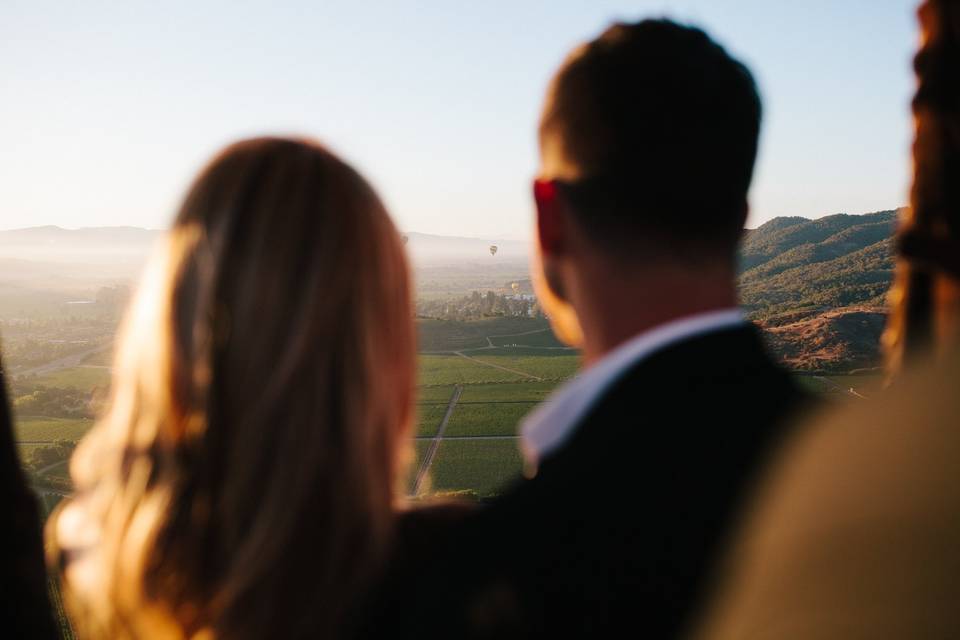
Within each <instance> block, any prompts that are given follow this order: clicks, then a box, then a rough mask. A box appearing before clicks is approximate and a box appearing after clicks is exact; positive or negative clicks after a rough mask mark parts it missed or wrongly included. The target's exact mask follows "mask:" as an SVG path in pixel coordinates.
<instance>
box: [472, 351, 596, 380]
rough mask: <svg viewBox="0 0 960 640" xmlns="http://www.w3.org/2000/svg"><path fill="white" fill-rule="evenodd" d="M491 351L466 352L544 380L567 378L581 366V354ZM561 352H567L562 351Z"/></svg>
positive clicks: (482, 360)
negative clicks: (544, 354) (545, 354)
mask: <svg viewBox="0 0 960 640" xmlns="http://www.w3.org/2000/svg"><path fill="white" fill-rule="evenodd" d="M490 351H493V350H488V351H470V352H466V353H467V355H469V356H470V357H471V358H475V359H476V360H479V361H480V362H483V363H486V364H493V365H497V366H500V367H504V368H505V369H513V370H516V371H521V372H523V373H526V374H527V375H530V376H533V377H535V378H542V379H544V380H565V379H566V378H569V377H571V376H573V374H574V373H576V372H577V369H578V368H579V367H580V356H576V355H553V354H550V355H547V356H543V355H530V354H509V353H507V354H505V353H496V354H490ZM496 351H500V350H499V349H498V350H496ZM554 353H556V352H554ZM559 353H561V354H562V353H565V352H563V351H561V352H559Z"/></svg>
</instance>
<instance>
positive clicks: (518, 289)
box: [510, 282, 520, 293]
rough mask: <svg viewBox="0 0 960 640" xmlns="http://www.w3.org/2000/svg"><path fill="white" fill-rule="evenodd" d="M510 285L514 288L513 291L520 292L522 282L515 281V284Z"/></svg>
mask: <svg viewBox="0 0 960 640" xmlns="http://www.w3.org/2000/svg"><path fill="white" fill-rule="evenodd" d="M510 287H511V288H512V289H513V292H514V293H520V283H519V282H514V283H513V284H511V285H510Z"/></svg>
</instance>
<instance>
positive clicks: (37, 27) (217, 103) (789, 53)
mask: <svg viewBox="0 0 960 640" xmlns="http://www.w3.org/2000/svg"><path fill="white" fill-rule="evenodd" d="M915 4H916V2H914V1H908V0H805V1H803V2H787V1H785V0H646V1H644V0H635V1H633V2H613V1H604V0H581V1H577V2H574V1H560V0H553V1H550V0H537V1H526V0H488V1H486V2H477V1H469V2H468V1H454V0H436V1H432V2H406V1H402V0H381V1H379V2H373V1H370V0H347V1H325V2H320V1H318V0H310V1H298V2H281V1H279V0H274V1H272V2H259V1H257V2H246V1H241V0H234V1H231V2H226V1H217V2H212V1H211V2H200V1H197V0H193V1H188V2H177V1H173V0H165V1H164V2H139V1H132V0H131V1H124V2H121V1H117V2H110V3H106V2H83V3H80V2H77V3H72V2H62V1H56V2H53V1H47V0H3V2H0V228H13V227H23V226H31V225H40V224H58V225H61V226H66V227H79V226H98V225H118V224H128V225H137V226H147V227H164V226H166V225H167V223H168V221H169V220H170V218H171V216H172V214H173V211H174V210H175V208H176V205H177V203H178V201H179V198H180V196H181V194H182V193H183V190H184V189H185V187H186V185H187V184H188V182H189V180H190V178H191V176H192V175H193V174H194V173H195V172H196V170H197V169H198V168H199V167H200V166H202V164H203V163H204V161H205V160H206V159H207V158H208V157H209V156H210V155H211V154H212V153H213V152H215V151H216V150H217V149H218V148H219V147H221V146H222V145H224V144H225V143H227V142H229V141H231V140H233V139H236V138H238V137H241V136H249V135H254V134H261V133H305V134H310V135H313V136H316V137H319V138H321V139H322V140H324V141H326V142H327V143H329V144H330V145H331V146H332V147H333V148H334V149H335V150H337V151H338V152H340V153H341V154H342V155H344V156H345V157H346V158H347V159H348V160H350V161H351V162H353V163H354V164H355V165H356V166H357V167H358V168H359V169H360V170H361V171H363V172H364V173H365V174H366V175H367V176H368V177H369V178H370V179H371V180H372V181H373V183H374V184H375V186H376V187H377V188H378V190H379V191H380V193H381V194H382V196H383V197H384V199H385V200H386V202H387V204H388V206H389V207H390V209H391V211H392V212H393V214H394V216H395V218H396V219H397V221H398V224H399V225H400V226H401V227H402V228H404V229H407V230H414V231H422V232H428V233H439V234H449V235H471V236H488V237H512V238H522V237H526V236H528V234H529V228H530V223H531V215H532V209H531V205H530V202H529V196H528V193H529V188H528V182H529V179H530V178H531V177H532V176H533V175H534V173H535V171H536V166H537V163H536V146H535V136H534V129H535V123H536V119H537V112H538V109H539V104H540V100H541V98H542V95H543V91H544V88H545V86H546V83H547V80H548V78H549V76H550V74H551V72H552V71H553V69H554V68H555V67H556V65H557V64H558V63H559V62H560V61H561V59H562V58H563V56H564V53H565V52H566V51H567V50H568V49H569V48H570V47H572V46H573V45H574V44H576V43H577V42H578V41H580V40H583V39H587V38H590V37H592V36H594V35H596V34H597V33H598V32H599V31H600V30H601V29H602V28H603V27H604V26H605V25H606V24H608V23H609V22H610V21H611V20H613V19H615V18H624V19H637V18H640V17H644V16H663V15H666V16H669V17H673V18H675V19H679V20H682V21H686V22H691V23H694V24H697V25H699V26H702V27H704V28H706V29H707V30H708V31H709V32H711V33H712V34H713V35H714V36H715V37H716V38H717V39H718V40H719V41H720V42H721V43H723V44H725V45H726V46H727V47H728V49H729V50H730V51H732V52H733V53H734V54H735V55H737V56H739V57H741V59H743V60H744V61H745V62H746V63H747V64H748V65H749V66H750V67H751V68H752V69H753V71H754V73H755V74H756V76H757V79H758V81H759V84H760V88H761V92H762V94H763V96H764V101H765V106H766V121H765V126H764V132H763V140H762V148H761V156H760V163H759V169H758V173H757V176H756V180H755V182H754V189H753V195H752V203H753V213H752V215H751V219H750V224H751V226H755V225H757V224H759V223H761V222H763V221H764V220H767V219H769V218H772V217H775V216H780V215H802V216H806V217H818V216H822V215H826V214H830V213H836V212H848V213H863V212H866V211H872V210H878V209H885V208H891V207H896V206H899V205H901V204H903V203H904V202H905V201H906V193H907V186H908V179H909V142H910V137H911V131H910V119H909V98H910V94H911V91H912V88H913V78H912V74H911V71H910V57H911V56H912V53H913V48H914V45H915V43H916V39H917V35H916V27H915V20H914V7H915Z"/></svg>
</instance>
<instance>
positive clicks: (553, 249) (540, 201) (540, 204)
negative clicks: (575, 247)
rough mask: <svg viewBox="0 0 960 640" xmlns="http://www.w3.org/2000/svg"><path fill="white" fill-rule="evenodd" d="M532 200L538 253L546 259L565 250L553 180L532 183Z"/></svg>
mask: <svg viewBox="0 0 960 640" xmlns="http://www.w3.org/2000/svg"><path fill="white" fill-rule="evenodd" d="M533 200H534V202H535V203H536V205H537V240H538V241H539V245H540V252H541V254H542V255H543V256H544V257H545V258H546V257H550V256H553V255H556V254H558V253H562V252H563V251H564V250H565V248H566V247H565V245H566V238H565V235H566V234H565V231H566V229H565V225H564V219H563V211H562V207H561V206H560V200H559V196H558V193H557V183H556V182H554V181H553V180H541V179H537V180H534V181H533Z"/></svg>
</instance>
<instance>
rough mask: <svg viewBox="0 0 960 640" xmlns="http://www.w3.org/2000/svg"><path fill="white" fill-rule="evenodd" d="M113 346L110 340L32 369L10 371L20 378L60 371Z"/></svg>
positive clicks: (78, 364)
mask: <svg viewBox="0 0 960 640" xmlns="http://www.w3.org/2000/svg"><path fill="white" fill-rule="evenodd" d="M112 347H113V342H112V341H111V342H108V343H106V344H100V345H97V346H96V347H91V348H90V349H84V350H83V351H78V352H77V353H71V354H70V355H69V356H64V357H62V358H58V359H56V360H52V361H50V362H48V363H46V364H42V365H40V366H38V367H32V368H30V369H24V370H23V371H16V372H13V371H11V372H10V375H11V376H13V377H14V378H20V377H22V376H29V375H43V374H45V373H52V372H54V371H59V370H60V369H69V368H71V367H77V366H80V363H82V362H83V361H84V360H86V359H87V358H89V357H90V356H92V355H93V354H95V353H100V352H102V351H107V350H109V349H111V348H112Z"/></svg>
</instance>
